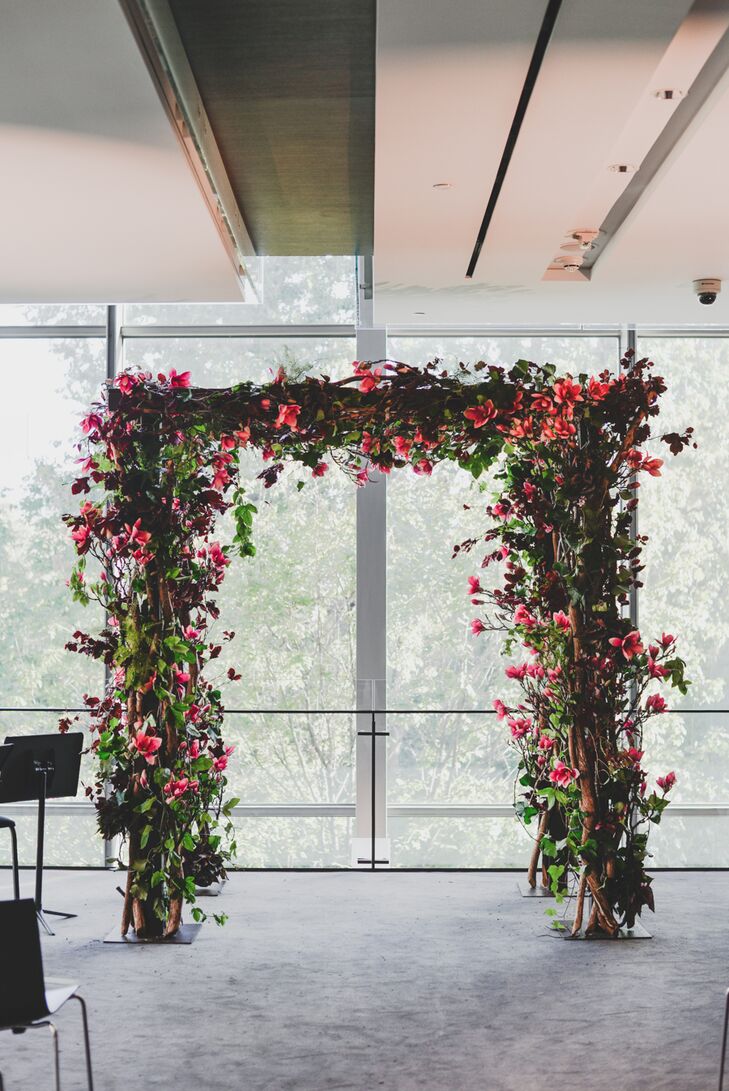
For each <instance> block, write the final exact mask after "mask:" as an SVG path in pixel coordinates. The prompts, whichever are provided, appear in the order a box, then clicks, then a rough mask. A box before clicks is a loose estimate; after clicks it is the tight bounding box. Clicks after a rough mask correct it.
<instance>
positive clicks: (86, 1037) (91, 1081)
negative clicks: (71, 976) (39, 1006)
mask: <svg viewBox="0 0 729 1091" xmlns="http://www.w3.org/2000/svg"><path fill="white" fill-rule="evenodd" d="M73 999H74V1000H78V1002H79V1004H80V1005H81V1018H82V1019H83V1021H84V1046H85V1048H86V1078H87V1080H88V1084H89V1091H94V1077H93V1074H92V1072H91V1043H90V1041H89V1019H88V1011H87V1008H86V1001H85V1000H84V998H83V997H82V996H79V994H78V993H74V994H73ZM0 1091H2V1088H1V1087H0Z"/></svg>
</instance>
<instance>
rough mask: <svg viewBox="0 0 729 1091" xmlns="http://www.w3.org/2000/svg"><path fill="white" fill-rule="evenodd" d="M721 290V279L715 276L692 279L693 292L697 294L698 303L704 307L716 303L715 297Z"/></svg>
mask: <svg viewBox="0 0 729 1091" xmlns="http://www.w3.org/2000/svg"><path fill="white" fill-rule="evenodd" d="M720 291H721V281H720V280H719V279H718V278H717V277H703V278H702V279H701V280H695V281H694V292H695V293H696V295H697V296H698V300H699V303H703V304H704V306H705V307H709V306H711V304H712V303H716V297H717V296H718V294H719V292H720Z"/></svg>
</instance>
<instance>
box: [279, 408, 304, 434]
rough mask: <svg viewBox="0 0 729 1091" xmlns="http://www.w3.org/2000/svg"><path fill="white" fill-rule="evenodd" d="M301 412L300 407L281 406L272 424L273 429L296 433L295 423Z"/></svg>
mask: <svg viewBox="0 0 729 1091" xmlns="http://www.w3.org/2000/svg"><path fill="white" fill-rule="evenodd" d="M300 412H301V406H300V405H282V406H281V407H280V408H279V411H278V416H277V417H276V421H275V424H274V427H275V428H290V429H291V430H292V431H293V432H295V431H296V422H297V420H298V417H299V413H300Z"/></svg>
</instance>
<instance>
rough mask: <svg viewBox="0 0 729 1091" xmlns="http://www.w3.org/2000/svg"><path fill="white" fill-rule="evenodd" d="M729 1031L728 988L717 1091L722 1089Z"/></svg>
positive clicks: (722, 1090)
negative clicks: (728, 1033)
mask: <svg viewBox="0 0 729 1091" xmlns="http://www.w3.org/2000/svg"><path fill="white" fill-rule="evenodd" d="M727 1032H729V989H727V991H726V1000H725V1001H724V1033H723V1035H722V1038H721V1065H720V1066H719V1091H724V1066H725V1064H726V1040H727Z"/></svg>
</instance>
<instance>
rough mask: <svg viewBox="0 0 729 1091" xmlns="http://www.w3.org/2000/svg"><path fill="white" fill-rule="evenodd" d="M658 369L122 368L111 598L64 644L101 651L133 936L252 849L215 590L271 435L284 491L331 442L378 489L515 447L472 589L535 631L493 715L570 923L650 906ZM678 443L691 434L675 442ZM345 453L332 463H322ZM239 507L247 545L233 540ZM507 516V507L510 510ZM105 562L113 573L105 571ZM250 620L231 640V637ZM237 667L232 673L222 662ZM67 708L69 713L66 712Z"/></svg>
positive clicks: (599, 926) (267, 478)
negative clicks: (233, 792) (236, 376)
mask: <svg viewBox="0 0 729 1091" xmlns="http://www.w3.org/2000/svg"><path fill="white" fill-rule="evenodd" d="M664 389H665V386H664V383H663V380H662V379H660V378H659V377H657V376H654V375H653V374H652V372H651V369H650V365H649V364H648V362H647V361H639V362H637V363H633V362H632V361H630V360H629V359H628V358H626V359H625V360H624V361H623V367H622V370H621V372H620V373H619V374H618V375H617V376H612V375H610V374H608V373H607V372H606V373H603V374H601V375H600V376H599V377H591V378H588V377H587V376H585V375H580V376H578V377H577V378H573V377H571V376H567V377H563V378H556V377H555V371H554V368H553V367H551V366H539V365H536V364H533V363H529V362H527V361H519V362H518V363H517V364H515V365H514V366H513V367H512V368H511V369H510V370H508V371H506V370H505V369H503V368H500V367H495V366H491V365H486V364H484V363H478V364H476V365H475V366H474V368H473V370H472V371H471V370H469V369H468V368H465V367H463V366H462V367H461V370H460V372H459V373H457V374H455V375H450V374H447V373H446V372H443V371H440V370H439V368H438V366H437V364H433V365H429V366H428V367H427V368H425V369H418V368H413V367H410V366H408V365H405V364H395V363H387V362H386V363H381V364H373V363H356V364H355V365H354V373H353V374H352V375H351V376H350V377H348V378H347V379H344V380H340V381H338V382H331V381H330V380H329V379H328V378H326V377H323V378H307V379H305V380H303V381H301V382H291V381H289V380H288V379H287V377H286V375H285V374H284V373H283V372H279V374H278V376H277V377H276V379H275V381H273V382H271V383H268V384H266V385H263V386H255V385H253V384H250V383H241V384H239V385H237V386H235V387H232V388H230V389H226V390H199V389H194V388H192V387H191V385H190V375H189V373H188V372H184V373H182V374H177V373H176V372H175V371H174V370H173V371H171V372H170V374H169V375H164V374H160V375H158V376H157V377H156V378H155V377H153V376H152V375H151V374H149V373H141V372H139V373H137V372H131V371H129V372H125V373H124V374H122V375H121V376H120V377H119V378H118V379H117V380H116V381H115V384H114V386H113V388H111V389H109V391H108V396H107V397H106V398H105V400H104V401H102V402H101V403H99V404H98V405H96V406H94V407H93V409H92V411H91V412H90V413H89V415H88V416H87V417H86V419H85V420H84V421H83V430H84V433H85V437H86V438H85V441H84V443H83V445H82V458H81V460H80V463H81V471H80V476H79V477H78V479H77V480H76V481H75V482H74V484H73V490H72V491H73V492H74V493H75V494H78V495H80V496H81V498H82V504H81V510H80V512H79V513H78V514H77V515H68V516H65V521H66V522H67V524H68V525H69V527H70V529H71V535H72V537H73V539H74V542H75V544H76V550H77V553H78V561H77V564H76V566H75V568H74V571H73V574H72V576H71V580H70V585H71V588H72V591H73V594H74V596H75V598H76V599H78V600H79V601H81V602H83V603H88V602H89V601H91V600H94V601H96V602H98V603H100V604H101V606H102V607H103V608H104V610H105V611H106V618H107V622H106V625H105V627H104V628H103V630H102V631H101V633H99V634H98V635H95V636H94V635H90V634H87V633H83V632H80V631H78V632H76V633H74V636H73V640H72V641H71V642H70V643H69V644H68V647H69V649H70V650H72V651H75V652H80V653H82V654H86V655H89V656H91V657H92V658H94V659H97V660H101V661H102V662H104V664H105V665H106V667H107V668H108V671H109V678H110V682H109V685H108V687H107V690H106V693H105V695H104V696H103V697H102V698H98V697H86V698H85V700H86V703H87V705H88V708H89V711H90V714H91V722H92V732H93V742H92V744H91V746H92V749H93V751H94V752H95V755H96V758H97V779H96V782H95V784H94V785H93V786H91V787H89V788H88V789H87V791H88V794H89V795H90V796H91V797H92V798H93V799H94V802H95V805H96V808H97V812H98V817H99V826H100V829H101V832H102V833H103V834H104V836H105V837H107V838H111V837H115V836H117V835H122V836H123V837H124V838H126V840H127V842H128V852H129V869H128V877H127V888H126V897H125V901H124V909H123V914H122V932H123V933H126V931H127V930H128V928H129V927H130V926H132V927H134V929H135V930H136V932H137V933H138V935H140V936H156V935H157V936H158V935H171V934H173V933H174V932H176V931H177V929H178V928H179V926H180V922H181V914H182V906H183V902H185V901H187V902H189V903H192V904H193V910H192V911H193V914H194V915H195V916H196V918H197V919H199V918H200V917H201V916H202V913H201V911H200V909H199V908H198V907H197V906H195V905H194V901H195V888H196V885H198V884H208V883H210V882H212V881H214V880H215V879H216V878H220V877H222V876H224V874H225V870H224V869H225V864H226V862H227V861H228V860H229V859H230V857H231V854H232V853H234V852H235V843H234V840H233V839H232V832H233V831H232V823H231V819H230V816H231V812H232V808H233V807H234V806H235V804H236V803H237V802H238V801H237V800H235V799H226V798H225V790H226V765H227V762H228V758H229V756H230V753H231V748H230V747H228V746H226V745H225V741H224V738H223V733H222V729H223V706H222V703H221V693H220V690H219V689H217V688H216V687H215V686H213V685H212V683H210V682H209V681H207V680H206V678H205V674H204V668H205V666H206V664H207V663H209V662H210V661H211V660H213V659H215V658H216V657H217V656H218V655H219V653H220V651H221V645H220V643H217V642H216V641H215V640H214V639H213V638H212V636H211V622H213V621H214V620H215V619H216V618H217V617H218V607H217V605H216V601H215V595H216V592H217V591H218V589H219V587H220V585H221V583H222V580H223V577H224V575H225V571H226V568H227V566H228V565H229V564H230V561H231V555H232V554H233V553H234V552H237V553H240V554H242V555H243V556H247V557H250V556H252V555H253V554H254V552H255V550H254V547H253V544H252V540H251V530H252V524H253V517H254V514H255V510H256V509H255V507H254V506H253V505H252V504H251V503H250V502H249V501H248V499H247V497H246V494H245V492H244V491H243V489H242V487H241V486H240V484H239V481H238V458H239V452H240V450H241V449H243V448H247V447H253V448H257V449H259V450H260V452H261V456H262V459H263V464H264V465H263V468H262V471H261V474H260V478H261V479H262V481H263V483H264V485H265V487H266V488H269V487H271V486H273V485H274V484H275V483H276V481H277V480H278V478H279V476H280V474H281V472H282V470H283V468H284V462H285V461H286V460H293V461H295V462H298V463H299V464H301V465H302V466H303V467H305V468H306V470H307V472H308V473H310V474H311V476H312V477H314V478H317V477H321V476H323V475H324V474H325V473H326V472H328V470H329V466H330V461H331V462H333V463H335V464H337V465H338V466H339V467H340V468H341V469H342V470H344V472H346V473H348V474H349V475H351V477H352V478H353V479H354V480H355V481H356V482H357V483H358V484H364V483H365V482H366V481H367V479H368V476H369V475H371V474H373V473H378V472H384V473H390V472H391V470H393V469H401V468H406V467H409V468H410V469H411V470H413V471H414V472H415V473H418V474H424V475H429V474H430V473H431V472H432V469H433V466H434V465H435V464H436V463H437V462H439V461H443V460H451V461H455V462H457V463H458V464H459V465H461V466H462V467H464V468H465V469H467V470H469V471H470V472H471V473H472V474H473V475H474V476H476V477H479V476H480V475H481V474H482V473H483V472H484V471H485V470H486V469H487V468H489V467H490V466H491V465H492V464H493V463H494V462H496V461H497V460H499V461H498V473H497V478H498V479H499V480H500V482H501V495H500V496H499V497H498V499H496V500H495V502H494V503H493V504H492V505H491V506H489V507H488V508H487V509H486V512H485V514H487V515H488V516H489V519H488V529H487V530H486V531H485V533H484V536H483V538H482V539H478V540H476V541H470V542H467V543H464V544H463V546H462V547H457V548H464V549H473V548H475V547H476V546H477V545H478V544H479V542H485V543H486V545H487V553H486V556H485V558H484V559H483V562H482V564H483V566H486V565H489V564H492V563H493V564H501V565H502V567H503V574H504V579H503V586H502V587H501V588H500V589H497V590H484V589H483V588H482V586H481V582H480V579H479V578H478V577H475V576H474V577H472V578H471V580H470V586H469V594H470V595H471V598H472V600H473V602H474V603H475V604H476V605H478V606H479V608H481V607H485V610H483V609H480V610H479V613H480V617H478V618H476V619H474V622H473V626H472V628H473V631H474V633H475V634H478V633H480V632H481V631H483V630H485V629H487V628H491V629H498V630H500V631H503V632H504V634H505V648H506V650H507V651H513V650H514V649H515V648H516V647H517V646H518V647H519V648H522V647H523V649H524V651H525V653H526V654H525V657H524V661H523V662H522V663H520V664H513V665H511V666H510V667H508V668H507V674H508V675H509V676H510V677H512V678H515V679H517V680H518V682H519V684H520V686H521V699H520V700H519V701H517V702H516V703H512V704H511V705H507V704H506V703H505V702H501V701H498V702H497V712H498V715H499V716H500V717H501V718H506V719H507V724H508V729H509V732H510V738H511V740H512V742H513V744H514V745H515V746H516V747H517V748H518V751H519V774H518V776H519V785H520V788H521V792H520V798H519V799H518V801H517V813H518V814H519V815H520V817H521V819H522V821H523V822H525V823H527V824H528V823H534V824H535V828H536V829H537V831H538V832H537V834H536V839H535V851H534V854H533V857H532V862H531V867H530V872H529V875H530V881H531V882H532V884H534V883H536V877H537V872H538V870H539V865H540V859H541V861H542V879H543V881H544V882H545V883H549V884H550V885H551V886H552V887H553V889H554V891H555V892H556V893H557V894H558V895H559V896H560V897H561V896H562V893H563V892H564V891H565V890H566V889H567V888H568V884H569V880H570V876H574V877H575V882H576V884H577V901H576V906H577V908H576V916H575V925H574V927H575V929H576V930H577V929H579V928H580V927H581V926H582V923H583V902H584V898H585V895H586V893H588V892H589V894H590V895H591V897H592V908H591V912H590V919H589V921H588V928H589V929H590V930H592V931H595V930H602V931H603V932H605V933H608V934H610V935H614V934H615V933H616V932H617V930H618V928H619V926H620V924H622V923H623V922H627V923H628V924H632V922H633V921H634V919H635V916H636V914H638V913H640V911H641V908H642V907H643V906H644V905H649V906H650V907H651V908H652V907H653V901H652V895H651V891H650V880H649V878H648V877H647V875H646V873H645V858H646V842H647V829H648V824H649V823H650V822H654V823H655V822H658V821H659V820H660V817H661V813H662V811H663V809H664V808H665V806H666V805H667V798H666V793H667V792H668V790H669V789H670V787H671V786H672V784H673V782H674V780H675V777H674V774H673V773H669V774H667V775H666V776H665V777H663V778H659V781H658V782H657V784H658V787H657V790H653V789H650V790H649V789H648V787H647V778H646V774H645V773H644V772H643V769H642V760H643V751H642V747H641V737H642V729H643V726H644V724H645V722H646V720H647V719H648V718H649V717H650V716H653V715H657V714H659V713H660V712H662V711H664V709H665V701H664V699H663V697H662V696H661V695H660V694H658V693H653V692H651V693H650V694H649V695H647V693H648V690H650V689H651V688H652V685H653V683H654V682H655V683H664V682H667V683H670V684H671V685H673V686H676V687H677V688H678V689H679V690H680V691H681V692H685V687H686V685H687V683H686V682H685V680H684V676H683V668H684V664H683V662H682V660H681V659H680V658H679V657H678V656H677V655H676V654H675V640H674V638H673V636H670V635H668V634H664V635H663V636H662V637H661V638H660V639H658V640H656V642H655V643H654V644H647V645H645V644H644V642H643V639H642V637H641V636H640V634H639V633H638V631H637V630H635V629H634V628H633V627H632V626H631V624H630V622H629V620H628V619H627V617H626V613H625V607H626V604H627V602H628V596H629V592H630V589H631V587H632V586H633V585H634V584H635V583H636V582H637V581H638V576H639V573H640V570H641V564H640V552H641V546H642V544H643V541H644V539H643V538H641V537H636V536H635V535H634V534H633V533H632V529H631V528H632V525H633V524H632V513H633V511H634V510H635V507H636V505H637V489H638V487H639V485H640V475H642V474H649V475H653V476H657V475H659V474H660V468H661V465H662V462H661V460H660V459H658V458H656V457H651V456H649V455H648V454H646V453H645V450H644V447H645V444H646V442H647V441H648V439H649V438H650V435H651V429H650V421H651V418H653V417H655V415H656V414H657V413H658V398H659V396H660V395H661V393H662V392H663V391H664ZM661 438H662V439H663V440H665V441H666V442H667V443H668V445H669V447H670V449H671V451H672V452H673V453H674V454H677V453H678V452H679V451H681V450H682V449H683V448H684V447H685V446H686V445H687V444H689V443H690V431H689V432H687V433H686V434H684V435H681V436H679V435H677V434H673V435H669V436H663V437H661ZM327 460H330V461H327ZM230 508H232V509H233V514H234V517H235V526H236V532H235V537H234V540H233V542H232V543H230V544H224V545H221V544H220V543H219V542H218V541H216V540H215V523H216V520H217V518H218V517H219V516H220V515H221V514H223V513H224V512H225V511H227V510H228V509H230ZM494 521H495V522H494ZM89 556H93V557H94V558H96V560H97V561H98V562H99V564H100V566H101V577H100V578H99V579H93V580H92V579H90V578H89V577H88V576H87V570H86V560H87V557H89ZM233 635H234V634H233V633H225V634H223V639H232V637H233ZM228 673H229V675H230V676H231V677H236V674H235V671H234V670H233V669H232V668H231V670H230V671H229V672H228ZM69 723H70V721H69V720H64V721H62V723H61V728H62V729H67V728H68V726H69Z"/></svg>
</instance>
